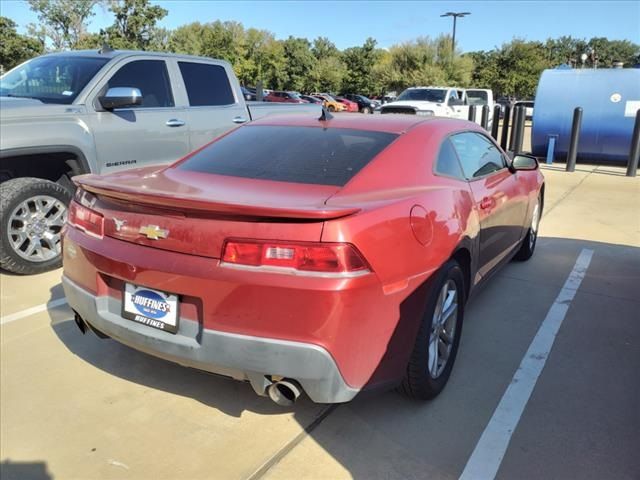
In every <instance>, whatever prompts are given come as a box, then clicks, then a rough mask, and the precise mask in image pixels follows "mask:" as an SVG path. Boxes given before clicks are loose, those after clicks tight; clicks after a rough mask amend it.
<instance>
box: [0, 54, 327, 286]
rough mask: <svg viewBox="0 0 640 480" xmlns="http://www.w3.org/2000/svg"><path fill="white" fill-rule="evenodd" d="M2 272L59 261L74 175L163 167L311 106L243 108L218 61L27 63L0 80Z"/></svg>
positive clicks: (166, 58)
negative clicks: (264, 120)
mask: <svg viewBox="0 0 640 480" xmlns="http://www.w3.org/2000/svg"><path fill="white" fill-rule="evenodd" d="M0 102H1V103H0V112H1V114H0V197H1V199H0V267H2V268H4V269H6V270H9V271H11V272H14V273H22V274H26V273H38V272H44V271H46V270H50V269H53V268H57V267H59V266H60V262H61V256H60V251H61V243H60V232H61V230H62V226H63V224H64V219H65V218H66V216H67V204H68V203H69V201H70V200H71V197H72V196H73V192H74V190H75V188H74V185H73V182H72V180H71V178H72V177H73V176H75V175H79V174H82V173H110V172H114V171H117V170H123V169H129V168H135V167H143V166H146V165H152V164H167V163H170V162H173V161H175V160H177V159H178V158H180V157H182V156H184V155H186V154H187V153H188V152H190V151H191V150H194V149H196V148H198V147H201V146H202V145H204V144H206V143H208V142H210V141H211V140H212V139H213V138H216V137H217V136H219V135H221V134H223V133H226V132H227V131H229V130H231V129H232V128H235V127H236V126H237V125H238V124H241V123H244V122H247V121H249V120H252V119H255V118H259V117H262V116H265V115H269V114H277V113H282V112H285V111H288V112H289V113H291V112H293V111H297V112H305V111H306V112H309V113H313V114H316V113H319V112H320V110H321V109H320V108H318V106H317V105H307V106H304V105H284V104H282V105H275V104H268V103H262V102H260V103H252V104H251V105H250V106H249V105H247V103H246V100H245V96H244V94H243V91H242V89H241V88H240V84H239V83H238V80H237V78H236V76H235V74H234V73H233V69H232V68H231V66H230V65H229V64H228V63H227V62H224V61H219V60H213V59H210V58H202V57H194V56H188V55H172V54H167V53H152V52H133V51H114V50H111V49H101V50H99V51H98V50H84V51H75V52H61V53H54V54H48V55H43V56H40V57H36V58H34V59H31V60H29V61H27V62H25V63H23V64H21V65H19V66H17V67H16V68H14V69H13V70H10V71H9V72H7V73H6V74H5V75H3V76H2V77H0Z"/></svg>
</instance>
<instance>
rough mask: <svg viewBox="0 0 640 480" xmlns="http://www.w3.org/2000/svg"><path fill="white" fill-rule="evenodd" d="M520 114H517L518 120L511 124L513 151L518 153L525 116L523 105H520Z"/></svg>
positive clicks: (520, 151) (522, 135) (519, 151)
mask: <svg viewBox="0 0 640 480" xmlns="http://www.w3.org/2000/svg"><path fill="white" fill-rule="evenodd" d="M519 110H520V115H518V121H517V122H515V123H514V124H513V131H514V132H515V134H514V137H515V138H514V140H513V153H514V155H518V154H520V153H522V141H523V140H524V123H525V120H526V118H527V113H526V112H527V111H526V109H525V107H522V106H521V107H520V108H519Z"/></svg>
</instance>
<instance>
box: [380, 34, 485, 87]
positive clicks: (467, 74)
mask: <svg viewBox="0 0 640 480" xmlns="http://www.w3.org/2000/svg"><path fill="white" fill-rule="evenodd" d="M472 70H473V58H471V57H465V56H460V55H455V56H454V57H453V58H452V57H451V37H449V36H446V35H444V36H440V37H438V38H436V39H431V38H429V37H420V38H417V39H416V40H412V41H410V42H404V43H401V44H398V45H393V46H392V47H391V48H390V49H389V51H388V52H386V53H384V54H383V55H382V56H381V57H380V61H379V62H378V64H377V65H376V67H375V68H374V70H373V76H374V78H377V79H378V82H379V83H380V84H381V85H382V86H383V87H384V88H385V89H387V90H395V91H399V90H404V89H405V88H407V87H411V86H418V85H455V86H460V87H465V86H467V85H469V83H470V81H471V73H472Z"/></svg>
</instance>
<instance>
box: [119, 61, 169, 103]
mask: <svg viewBox="0 0 640 480" xmlns="http://www.w3.org/2000/svg"><path fill="white" fill-rule="evenodd" d="M115 87H131V88H137V89H139V90H140V93H141V94H142V104H141V105H139V106H137V107H131V108H162V107H173V106H174V105H175V104H174V102H173V94H172V93H171V81H170V80H169V73H168V72H167V64H166V63H165V61H164V60H136V61H133V62H129V63H127V64H126V65H124V66H122V67H121V68H120V69H119V70H118V71H117V72H116V73H115V74H114V75H113V77H111V78H110V79H109V82H108V83H107V88H115Z"/></svg>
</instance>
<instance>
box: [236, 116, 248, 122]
mask: <svg viewBox="0 0 640 480" xmlns="http://www.w3.org/2000/svg"><path fill="white" fill-rule="evenodd" d="M246 121H247V119H246V118H244V117H233V123H245V122H246Z"/></svg>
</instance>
